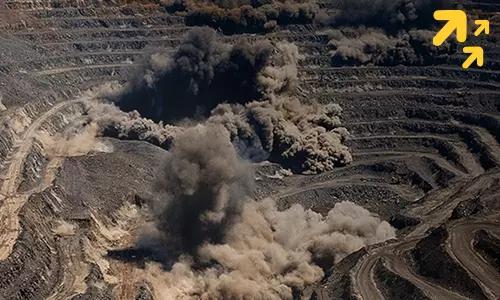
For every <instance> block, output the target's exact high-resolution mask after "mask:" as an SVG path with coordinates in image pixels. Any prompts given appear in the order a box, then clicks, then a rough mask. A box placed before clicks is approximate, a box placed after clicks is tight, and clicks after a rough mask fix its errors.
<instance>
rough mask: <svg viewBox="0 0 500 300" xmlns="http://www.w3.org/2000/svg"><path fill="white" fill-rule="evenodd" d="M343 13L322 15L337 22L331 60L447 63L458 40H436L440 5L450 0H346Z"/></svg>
mask: <svg viewBox="0 0 500 300" xmlns="http://www.w3.org/2000/svg"><path fill="white" fill-rule="evenodd" d="M335 5H336V7H335V8H336V9H337V13H335V14H333V15H332V16H329V17H325V16H323V17H322V19H321V20H320V21H321V22H322V23H327V24H330V25H333V26H334V27H335V29H334V30H331V31H330V32H329V35H330V41H329V43H328V47H329V48H330V49H331V51H330V54H331V64H332V65H333V66H343V65H366V64H371V65H384V66H391V65H400V64H402V65H432V64H439V63H445V62H446V61H447V60H448V59H449V57H450V55H451V54H453V53H455V52H456V49H457V45H456V43H447V44H445V45H443V46H442V47H439V48H438V47H435V46H434V45H432V42H431V41H432V37H433V36H434V34H435V33H434V32H433V29H434V27H435V25H436V22H435V21H434V19H433V17H432V15H433V13H434V11H435V10H437V9H444V8H448V9H450V8H451V7H452V6H451V5H450V3H449V1H448V0H438V1H433V0H394V1H393V0H373V1H372V0H356V1H351V0H343V1H338V2H337V3H336V4H335Z"/></svg>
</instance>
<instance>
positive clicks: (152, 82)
mask: <svg viewBox="0 0 500 300" xmlns="http://www.w3.org/2000/svg"><path fill="white" fill-rule="evenodd" d="M160 57H161V56H159V55H153V56H152V57H151V60H149V63H148V64H147V67H146V68H145V69H144V71H142V72H140V76H138V79H137V80H135V81H133V82H132V83H131V86H130V87H129V89H128V90H127V92H126V93H125V94H124V95H122V97H121V98H120V101H119V105H120V106H121V107H122V108H125V109H127V110H134V109H136V110H138V111H139V112H140V114H141V115H142V116H145V117H148V118H153V119H156V120H165V121H167V122H169V121H172V120H179V119H183V118H192V117H193V116H194V115H196V112H199V117H200V118H198V119H197V120H196V122H200V123H203V122H207V123H209V124H216V125H217V124H220V125H223V126H224V127H226V129H227V130H228V131H229V133H230V135H229V137H230V139H231V141H232V142H233V143H234V145H236V147H237V148H238V150H239V153H240V154H241V155H242V156H244V157H245V158H248V159H250V160H253V161H259V160H263V159H269V160H272V161H276V162H279V163H281V164H283V165H284V166H286V167H288V168H290V169H292V170H293V171H295V172H299V173H300V172H301V173H319V172H323V171H328V170H332V169H333V168H334V167H337V166H343V165H345V164H347V163H349V162H351V161H352V157H351V155H350V153H349V151H348V148H347V147H346V146H345V145H344V141H345V139H346V137H347V135H348V132H347V130H346V129H345V128H343V127H341V124H340V114H341V109H340V107H339V106H338V105H326V106H320V105H317V104H306V103H301V102H299V101H298V100H297V99H296V98H294V97H293V96H292V95H291V94H292V92H293V91H294V88H295V86H296V84H297V65H298V60H299V53H298V48H297V46H295V45H294V44H290V43H275V44H274V45H273V46H271V44H270V43H260V44H257V45H248V44H241V45H240V46H238V45H236V46H230V45H226V44H223V43H220V42H219V41H217V40H216V35H215V33H214V32H213V30H210V29H206V28H204V29H196V30H195V31H193V32H191V33H189V34H188V35H187V38H186V40H185V43H184V44H183V45H181V46H180V48H179V49H178V50H177V51H176V52H175V54H174V55H173V57H169V56H165V57H161V58H160ZM228 87H230V88H228ZM130 114H133V113H129V116H128V117H130ZM201 116H207V117H208V119H204V118H202V117H201ZM139 119H140V118H139V117H138V116H137V120H139ZM107 121H109V117H107ZM190 122H191V123H192V122H194V121H193V119H191V120H190ZM117 123H118V122H117ZM122 123H123V121H122ZM125 123H126V122H125ZM142 123H143V122H140V125H141V126H142V127H149V126H144V125H143V124H142ZM138 125H139V124H138ZM115 127H118V126H115V125H113V126H109V128H111V129H112V128H115ZM126 127H127V128H130V126H129V125H127V126H126ZM176 128H179V127H176ZM179 130H181V129H179ZM109 131H112V130H109ZM119 131H120V132H123V131H124V130H123V129H120V130H119ZM167 131H168V132H172V130H171V128H169V129H167ZM146 132H148V133H149V132H151V130H149V129H148V130H146ZM115 135H116V134H115ZM160 136H164V135H163V134H161V135H160ZM166 141H168V142H171V139H170V138H167V139H166ZM157 143H159V144H161V145H165V144H167V145H168V143H165V141H164V140H159V141H158V142H157Z"/></svg>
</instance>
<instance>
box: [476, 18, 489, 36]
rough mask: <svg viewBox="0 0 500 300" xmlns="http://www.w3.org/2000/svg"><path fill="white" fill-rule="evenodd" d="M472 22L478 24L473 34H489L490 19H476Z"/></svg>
mask: <svg viewBox="0 0 500 300" xmlns="http://www.w3.org/2000/svg"><path fill="white" fill-rule="evenodd" d="M474 23H475V24H476V25H477V26H479V27H478V28H477V29H476V31H474V35H475V36H479V35H480V34H481V33H483V31H484V33H485V34H490V21H488V20H476V21H474Z"/></svg>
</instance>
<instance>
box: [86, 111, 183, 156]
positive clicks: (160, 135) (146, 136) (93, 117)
mask: <svg viewBox="0 0 500 300" xmlns="http://www.w3.org/2000/svg"><path fill="white" fill-rule="evenodd" d="M84 117H85V119H86V121H87V122H89V123H93V124H96V125H97V128H99V132H98V135H101V136H108V137H114V138H118V139H124V140H141V141H147V142H149V143H151V144H154V145H157V146H160V147H163V148H169V147H170V145H171V144H172V141H173V139H174V137H175V136H176V135H177V134H178V133H179V132H181V131H182V128H180V127H177V126H172V125H164V124H163V123H162V122H159V123H156V122H153V121H152V120H150V119H147V118H143V117H141V115H140V114H139V113H138V112H137V111H131V112H128V113H127V112H123V111H121V110H120V109H119V108H118V107H116V106H115V105H114V104H110V103H101V102H92V103H87V106H86V111H85V115H84Z"/></svg>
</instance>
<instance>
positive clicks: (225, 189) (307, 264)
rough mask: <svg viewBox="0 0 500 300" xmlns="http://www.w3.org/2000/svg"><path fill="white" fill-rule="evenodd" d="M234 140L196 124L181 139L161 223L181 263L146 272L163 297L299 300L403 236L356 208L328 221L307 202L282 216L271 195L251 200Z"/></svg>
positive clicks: (167, 179) (348, 206)
mask: <svg viewBox="0 0 500 300" xmlns="http://www.w3.org/2000/svg"><path fill="white" fill-rule="evenodd" d="M227 134H228V133H227V132H225V130H224V128H221V127H217V126H215V125H207V126H202V125H198V126H196V127H194V128H190V129H188V130H186V131H185V132H184V133H182V134H181V136H178V137H177V138H176V139H175V141H174V144H173V146H172V149H171V156H170V157H169V159H168V160H167V162H166V166H165V175H164V176H163V178H162V179H161V182H162V183H163V184H164V186H165V191H166V193H167V195H168V197H166V198H165V199H164V201H165V204H164V205H163V206H162V207H163V208H162V210H161V213H160V214H158V215H157V219H156V220H157V221H156V226H157V228H158V231H159V232H160V234H161V235H162V239H163V243H164V245H165V246H164V248H163V251H167V252H169V253H177V254H178V257H177V258H176V259H175V260H174V261H175V262H174V264H173V265H172V268H171V269H170V271H168V272H162V271H159V270H158V269H156V268H155V267H154V266H152V265H150V266H149V267H148V268H149V271H151V272H150V274H152V275H151V276H154V277H155V278H154V280H151V281H154V282H156V285H157V286H155V287H154V289H153V290H154V292H155V293H156V294H157V296H158V297H160V298H163V299H184V298H201V299H292V297H293V295H294V294H296V293H297V292H299V291H300V290H302V289H303V288H304V287H305V286H307V285H309V284H313V283H316V282H318V281H320V280H321V279H322V278H323V275H324V273H323V268H329V267H331V266H332V265H333V263H334V262H336V261H339V260H340V259H342V258H343V257H345V256H346V255H348V254H350V253H352V252H354V251H356V250H358V249H360V248H361V247H363V246H365V245H368V244H372V243H377V242H381V241H385V240H387V239H390V238H393V237H395V231H394V229H393V228H392V227H391V226H390V225H389V224H388V223H387V222H384V221H381V220H380V219H379V218H377V217H376V216H373V215H372V214H371V213H370V212H368V211H367V210H365V209H363V208H361V207H359V206H357V205H356V204H354V203H351V202H341V203H337V204H336V205H335V206H334V208H333V209H332V210H331V211H330V212H329V213H328V214H327V215H326V216H323V215H320V214H318V213H315V212H313V211H311V210H306V209H304V208H303V207H302V206H300V205H294V206H292V207H291V208H289V209H287V210H284V211H278V209H277V208H276V205H275V203H274V201H273V200H272V199H270V198H268V199H265V200H263V201H259V202H258V201H255V200H253V199H252V198H251V187H252V183H251V178H252V176H251V175H252V173H251V171H250V169H249V168H248V166H247V164H246V163H245V162H244V161H241V160H240V158H239V157H238V156H237V154H236V152H235V150H234V148H233V147H232V145H231V144H230V143H229V142H228V138H227V136H225V135H227ZM160 206H161V205H160ZM179 241H180V242H179ZM172 245H175V246H174V247H178V248H177V249H172ZM186 246H187V247H186ZM175 250H177V252H176V251H175ZM179 250H180V252H179Z"/></svg>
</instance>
